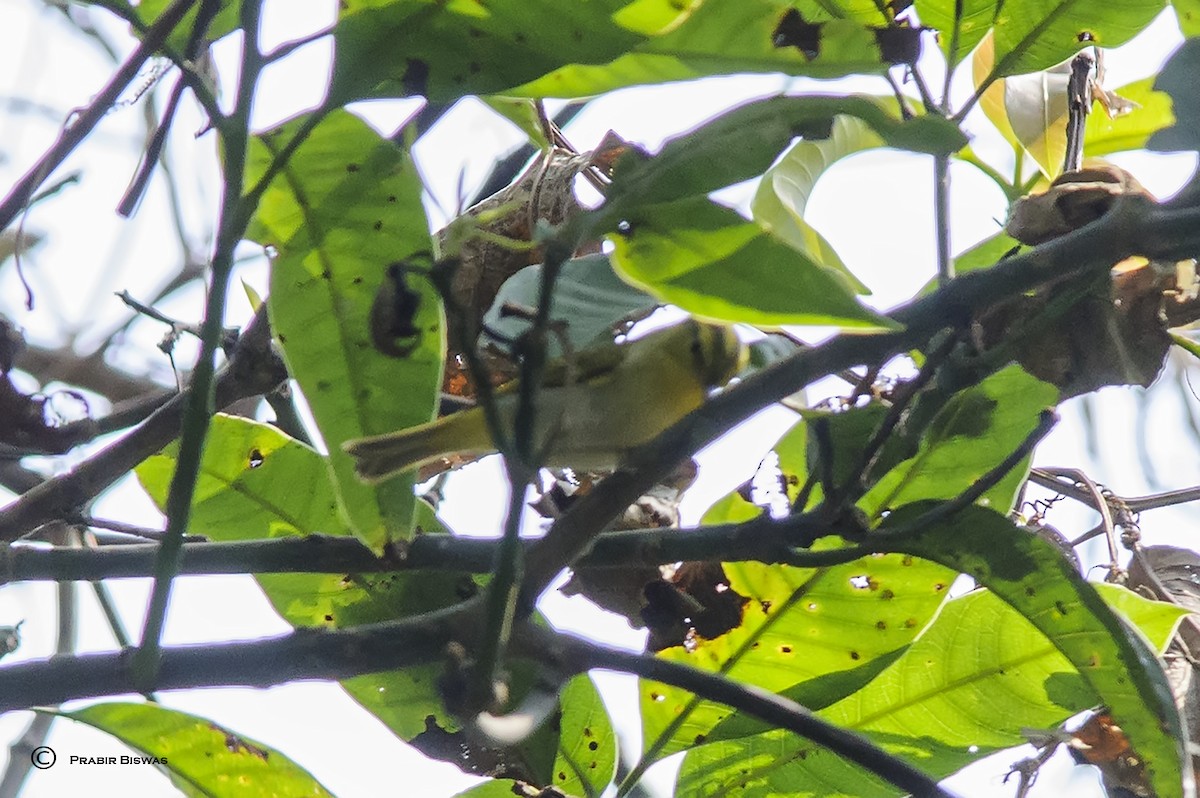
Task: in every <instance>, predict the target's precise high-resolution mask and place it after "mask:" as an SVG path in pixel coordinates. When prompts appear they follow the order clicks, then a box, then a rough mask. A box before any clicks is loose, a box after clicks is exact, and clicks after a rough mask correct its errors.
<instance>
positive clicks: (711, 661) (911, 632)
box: [640, 539, 954, 756]
mask: <svg viewBox="0 0 1200 798" xmlns="http://www.w3.org/2000/svg"><path fill="white" fill-rule="evenodd" d="M836 545H839V544H838V542H837V541H834V540H831V539H825V540H822V541H821V542H820V543H819V544H818V548H828V547H831V546H836ZM724 567H725V573H726V574H727V575H728V577H729V580H730V589H732V590H734V591H736V592H737V593H739V594H741V595H743V596H745V597H746V598H747V599H749V601H748V603H747V604H746V605H745V608H744V611H743V613H744V614H743V618H742V623H741V625H740V626H738V627H736V628H735V629H733V630H732V631H730V632H729V633H727V634H725V635H722V636H721V637H719V638H716V639H715V640H703V639H701V640H698V641H696V645H695V646H694V648H692V649H691V650H688V649H685V648H683V647H676V648H669V649H666V650H664V651H662V652H660V653H659V655H658V656H660V657H663V658H666V659H671V660H674V661H676V662H682V663H686V664H688V665H692V666H694V667H697V668H701V669H703V670H706V671H714V672H720V673H722V674H724V675H725V676H728V677H729V678H731V679H736V680H739V681H742V682H745V683H747V684H753V685H756V686H758V687H762V688H764V689H766V690H771V691H772V692H779V691H782V690H785V689H788V688H795V687H796V686H797V685H800V684H802V683H804V682H808V681H809V680H812V679H817V678H822V677H828V676H829V675H830V674H836V673H842V672H847V671H855V672H856V673H858V674H860V675H862V674H864V673H865V671H863V670H859V669H861V668H862V666H864V665H866V664H867V663H870V662H873V661H874V660H876V659H878V658H880V657H888V656H892V655H894V654H895V652H896V651H898V650H899V649H902V648H903V647H905V646H907V645H908V644H909V643H910V642H912V639H913V638H914V637H915V636H916V634H917V633H918V632H920V631H921V629H922V628H923V627H924V626H925V624H926V623H927V622H928V621H929V619H930V618H932V617H933V615H934V614H935V613H936V612H937V609H938V607H939V606H940V605H941V604H942V602H943V600H944V599H945V597H946V593H947V588H948V587H949V585H950V582H951V581H952V580H953V578H954V574H953V572H952V571H950V570H949V569H947V568H945V567H942V566H939V565H936V564H934V563H931V562H923V561H920V560H915V559H913V558H912V557H899V556H872V557H869V558H865V559H861V560H856V561H855V562H852V563H847V564H845V565H839V566H834V567H831V568H821V569H814V568H791V567H788V566H781V565H776V566H768V565H763V564H762V563H756V562H745V563H726V564H725V566H724ZM843 675H844V674H843ZM869 675H870V674H868V675H867V676H866V678H869ZM864 680H865V679H864ZM822 686H823V687H824V688H826V690H825V691H824V692H823V696H822V700H824V701H825V703H831V702H832V701H833V700H836V699H837V698H840V697H841V696H842V695H845V694H846V693H847V692H853V691H854V690H856V689H858V688H859V687H861V686H862V681H860V680H857V679H843V680H842V681H840V682H837V681H829V680H826V681H824V682H823V683H822ZM810 687H811V686H810ZM834 690H840V691H842V692H833V691H834ZM640 693H641V697H642V724H643V739H644V740H645V741H646V745H647V747H650V746H651V745H653V744H655V743H656V742H658V743H660V744H661V745H662V746H663V747H662V750H661V751H660V752H659V755H660V756H662V755H666V754H669V753H673V752H675V751H679V750H682V749H684V748H688V747H691V746H694V745H699V744H701V743H702V742H704V740H705V739H706V737H707V735H709V734H710V733H711V732H712V730H713V728H714V727H715V726H716V725H717V724H718V723H719V722H720V721H722V720H724V719H725V718H726V717H727V716H728V715H729V714H730V712H731V711H730V710H729V708H728V707H726V706H724V705H721V704H715V703H712V702H708V701H696V700H694V699H692V698H691V694H690V693H687V692H686V691H684V690H680V689H678V688H674V687H669V686H666V685H662V684H658V683H656V682H650V681H646V680H643V681H642V682H641V687H640ZM660 737H661V738H662V739H661V740H660V739H659V738H660Z"/></svg>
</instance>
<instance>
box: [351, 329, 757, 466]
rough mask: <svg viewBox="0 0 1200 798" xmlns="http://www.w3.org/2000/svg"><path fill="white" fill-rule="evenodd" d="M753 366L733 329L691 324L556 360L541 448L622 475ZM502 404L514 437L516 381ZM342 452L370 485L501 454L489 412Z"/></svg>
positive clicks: (467, 413)
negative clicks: (446, 461)
mask: <svg viewBox="0 0 1200 798" xmlns="http://www.w3.org/2000/svg"><path fill="white" fill-rule="evenodd" d="M746 360H747V350H746V347H745V346H744V345H743V344H742V343H741V342H740V341H739V340H738V337H737V335H736V334H735V333H734V331H733V329H732V328H730V327H726V326H721V325H716V324H708V323H705V322H701V321H696V320H694V319H689V320H687V321H685V322H683V323H681V324H677V325H675V326H673V327H669V328H667V329H664V330H659V331H657V332H654V333H651V334H650V335H647V336H646V337H644V338H640V339H638V340H636V341H633V342H631V343H627V344H623V345H616V344H607V345H601V346H599V347H594V348H590V349H585V350H583V351H582V352H579V353H578V354H577V355H576V356H575V358H574V359H573V360H572V361H571V362H570V364H568V363H567V362H565V361H561V360H560V361H553V362H551V363H549V364H547V368H546V374H545V379H544V380H543V383H542V390H541V391H540V392H539V393H538V396H537V412H536V414H535V421H534V442H533V443H534V450H535V451H539V452H545V456H546V460H547V462H546V465H549V466H559V467H561V466H570V467H572V468H577V469H586V470H603V469H611V468H616V467H617V466H618V465H620V462H621V460H622V459H623V458H624V456H625V455H626V454H627V453H628V451H629V450H631V449H633V448H634V447H636V446H638V445H640V444H642V443H645V442H646V441H649V440H651V439H652V438H654V437H656V436H657V435H658V434H659V433H661V432H662V431H663V430H665V429H666V428H667V427H669V426H671V425H672V424H674V423H675V422H676V421H678V420H679V419H681V418H683V417H684V416H685V415H687V414H688V413H690V412H691V411H693V410H695V409H696V408H697V407H699V406H700V405H701V404H702V403H703V402H704V400H705V398H706V397H707V395H708V391H709V389H711V388H714V387H717V386H720V385H724V384H725V383H727V382H729V380H730V379H732V378H733V376H734V375H735V374H737V373H738V372H739V371H740V370H741V369H742V368H743V367H744V366H745V364H746ZM496 403H497V409H498V410H499V416H500V418H501V420H502V423H504V424H505V425H506V426H507V427H508V429H509V430H511V428H512V424H513V420H514V417H515V415H516V411H517V403H518V396H517V391H516V390H515V383H511V384H510V385H508V386H505V387H503V388H501V389H500V391H499V392H498V393H497V395H496ZM342 448H343V449H344V450H345V451H346V452H347V453H349V454H350V455H351V456H352V457H354V458H355V460H356V463H355V470H356V471H357V473H358V476H359V478H360V479H362V480H363V481H364V482H368V483H377V482H381V481H382V480H385V479H387V478H388V477H391V476H393V475H395V474H399V473H402V472H405V471H410V470H412V469H414V468H418V467H420V466H422V465H424V464H425V463H429V462H431V461H433V460H437V459H438V458H440V457H443V456H445V455H447V454H452V453H460V454H472V455H483V454H487V453H490V452H494V451H496V445H495V443H494V442H493V440H492V436H491V433H490V432H489V430H488V426H487V422H486V420H485V418H484V412H483V409H482V408H479V407H475V408H471V409H470V410H464V411H461V412H458V413H453V414H451V415H448V416H444V417H442V418H439V419H437V420H436V421H432V422H429V423H428V424H422V425H420V426H417V427H412V428H410V429H404V430H400V431H398V432H389V433H387V434H384V435H376V436H374V437H370V438H359V439H357V440H352V441H347V442H346V443H345V444H343V446H342Z"/></svg>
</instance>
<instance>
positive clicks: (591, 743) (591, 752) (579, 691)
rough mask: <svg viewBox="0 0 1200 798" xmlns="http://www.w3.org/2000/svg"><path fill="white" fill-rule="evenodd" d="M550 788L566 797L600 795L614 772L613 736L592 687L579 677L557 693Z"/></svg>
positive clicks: (592, 685)
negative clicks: (555, 742) (558, 712)
mask: <svg viewBox="0 0 1200 798" xmlns="http://www.w3.org/2000/svg"><path fill="white" fill-rule="evenodd" d="M558 701H559V706H561V707H562V716H561V718H560V720H559V723H558V726H559V733H558V754H557V755H556V757H555V760H554V780H553V783H554V786H555V787H557V788H558V789H559V790H562V792H563V793H565V794H567V795H601V794H603V793H604V791H605V789H607V788H608V785H609V784H610V783H611V782H612V779H613V774H615V773H616V771H617V736H616V733H615V732H614V731H613V727H612V721H611V720H610V719H609V717H608V711H607V710H605V708H604V702H603V701H602V700H600V693H599V692H598V691H597V690H596V685H595V684H594V683H593V682H592V679H591V677H590V676H588V675H587V674H580V675H578V676H576V677H574V678H573V679H571V680H570V681H569V682H567V685H566V687H564V688H563V689H562V692H561V693H560V694H559V698H558Z"/></svg>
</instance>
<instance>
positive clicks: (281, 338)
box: [278, 333, 287, 344]
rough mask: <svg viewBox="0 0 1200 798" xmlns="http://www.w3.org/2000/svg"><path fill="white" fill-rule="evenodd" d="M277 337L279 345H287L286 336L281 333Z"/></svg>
mask: <svg viewBox="0 0 1200 798" xmlns="http://www.w3.org/2000/svg"><path fill="white" fill-rule="evenodd" d="M278 335H279V343H281V344H286V343H287V336H286V335H284V334H283V333H279V334H278Z"/></svg>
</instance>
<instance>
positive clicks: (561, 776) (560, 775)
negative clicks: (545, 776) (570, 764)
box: [558, 770, 567, 781]
mask: <svg viewBox="0 0 1200 798" xmlns="http://www.w3.org/2000/svg"><path fill="white" fill-rule="evenodd" d="M558 780H559V781H566V780H567V774H566V773H563V772H562V771H561V770H560V771H558Z"/></svg>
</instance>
